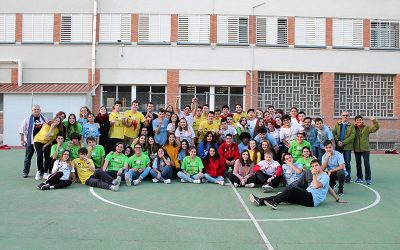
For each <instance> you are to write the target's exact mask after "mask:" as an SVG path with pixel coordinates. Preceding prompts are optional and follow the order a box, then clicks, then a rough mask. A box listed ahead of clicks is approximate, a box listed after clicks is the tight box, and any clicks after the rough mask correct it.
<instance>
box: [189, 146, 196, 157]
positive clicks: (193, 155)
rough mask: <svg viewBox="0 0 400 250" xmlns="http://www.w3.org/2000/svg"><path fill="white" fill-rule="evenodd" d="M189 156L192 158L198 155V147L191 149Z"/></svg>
mask: <svg viewBox="0 0 400 250" xmlns="http://www.w3.org/2000/svg"><path fill="white" fill-rule="evenodd" d="M189 156H190V158H192V159H193V158H194V157H196V149H195V148H192V149H191V150H190V151H189Z"/></svg>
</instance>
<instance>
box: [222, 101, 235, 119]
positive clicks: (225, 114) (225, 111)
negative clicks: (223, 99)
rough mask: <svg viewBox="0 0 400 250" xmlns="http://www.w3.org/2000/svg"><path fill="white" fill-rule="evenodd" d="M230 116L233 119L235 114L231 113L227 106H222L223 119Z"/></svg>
mask: <svg viewBox="0 0 400 250" xmlns="http://www.w3.org/2000/svg"><path fill="white" fill-rule="evenodd" d="M228 116H232V117H233V114H232V113H230V112H229V106H228V105H226V104H225V105H223V106H222V114H221V119H223V118H228Z"/></svg>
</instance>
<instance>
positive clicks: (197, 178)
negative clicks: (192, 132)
mask: <svg viewBox="0 0 400 250" xmlns="http://www.w3.org/2000/svg"><path fill="white" fill-rule="evenodd" d="M196 153H197V149H196V148H195V147H191V148H190V150H189V156H186V157H185V158H183V161H182V165H181V171H179V172H178V177H179V178H181V182H191V183H196V184H200V183H201V179H202V178H203V177H204V176H203V173H202V170H203V168H204V166H203V162H202V161H201V159H200V157H198V156H196Z"/></svg>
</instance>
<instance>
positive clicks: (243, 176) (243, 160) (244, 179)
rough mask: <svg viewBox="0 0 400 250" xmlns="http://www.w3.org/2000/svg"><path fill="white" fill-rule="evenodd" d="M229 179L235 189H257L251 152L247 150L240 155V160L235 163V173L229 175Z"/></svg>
mask: <svg viewBox="0 0 400 250" xmlns="http://www.w3.org/2000/svg"><path fill="white" fill-rule="evenodd" d="M227 177H228V179H229V180H230V181H231V183H232V184H233V185H234V186H235V187H239V186H241V187H248V188H253V187H255V184H254V183H255V182H256V178H255V176H254V172H253V162H252V161H251V160H250V155H249V151H247V150H245V151H243V152H242V153H241V154H240V157H239V159H237V160H236V161H235V165H234V167H233V173H228V174H227Z"/></svg>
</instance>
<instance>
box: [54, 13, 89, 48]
mask: <svg viewBox="0 0 400 250" xmlns="http://www.w3.org/2000/svg"><path fill="white" fill-rule="evenodd" d="M91 41H92V15H80V14H63V15H62V16H61V42H62V43H70V42H72V43H90V42H91Z"/></svg>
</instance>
